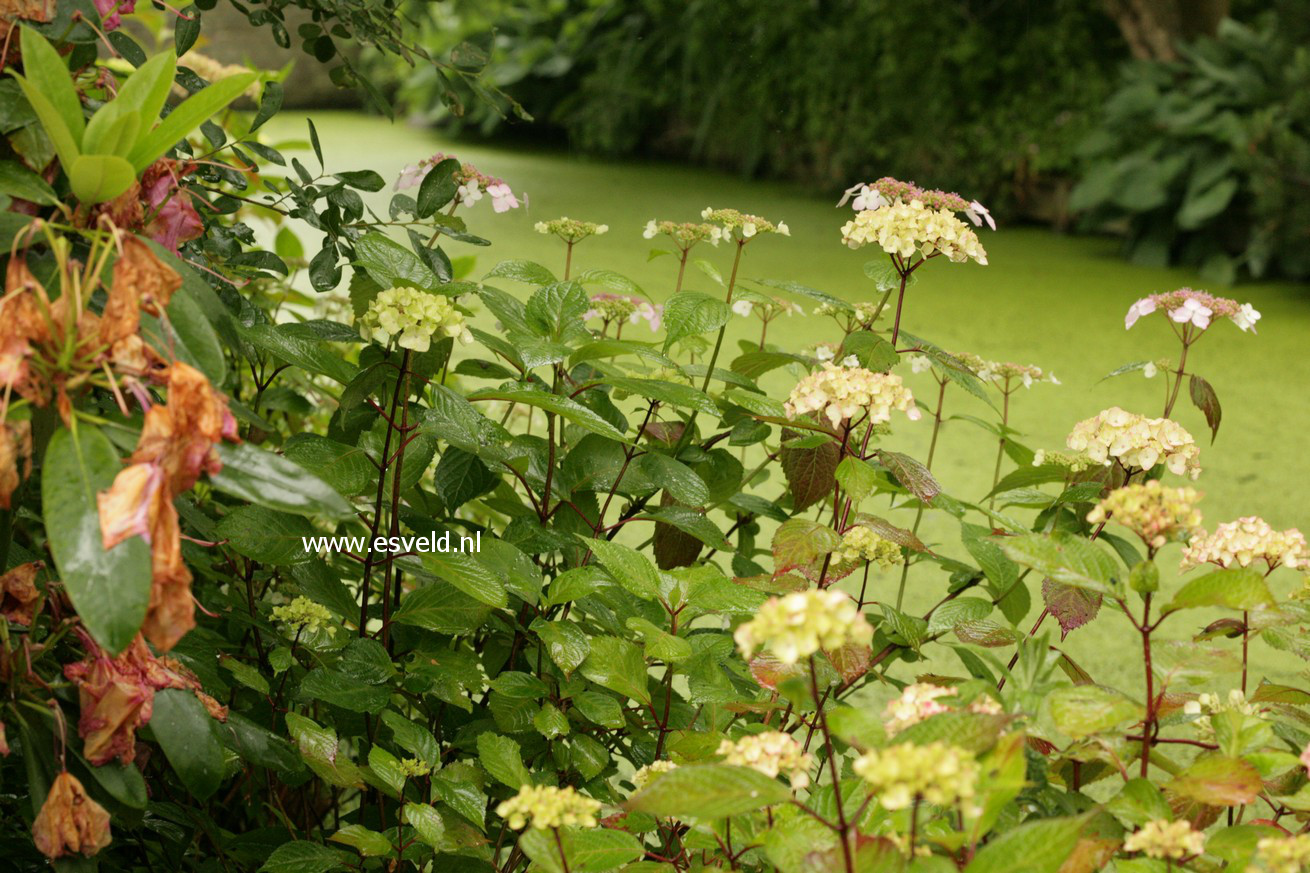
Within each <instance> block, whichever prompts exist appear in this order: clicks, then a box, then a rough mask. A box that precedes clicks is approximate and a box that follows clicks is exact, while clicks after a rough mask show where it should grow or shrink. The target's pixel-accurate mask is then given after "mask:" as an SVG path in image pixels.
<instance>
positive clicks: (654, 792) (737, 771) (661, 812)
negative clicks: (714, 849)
mask: <svg viewBox="0 0 1310 873" xmlns="http://www.w3.org/2000/svg"><path fill="white" fill-rule="evenodd" d="M790 799H791V791H790V790H789V789H788V788H787V786H785V785H783V784H782V783H781V782H779V781H778V780H777V779H770V778H769V777H768V776H765V775H764V774H763V773H760V772H758V771H756V770H752V769H750V768H749V767H734V766H729V765H727V764H701V765H693V766H687V767H679V768H677V769H676V770H670V771H669V772H667V773H664V774H661V775H660V776H658V777H656V778H655V780H654V781H653V782H651V783H650V784H649V785H647V786H646V787H645V788H644V789H642V790H641V791H640V792H638V793H637V794H636V795H634V796H633V797H632V798H631V799H630V800H629V801H628V808H629V809H631V810H633V811H634V812H647V813H650V814H651V815H654V816H677V817H678V818H683V817H694V818H701V819H713V818H726V817H728V816H733V815H741V814H742V813H744V812H751V811H753V810H756V809H762V808H763V807H766V806H773V805H774V804H777V803H786V802H787V801H789V800H790Z"/></svg>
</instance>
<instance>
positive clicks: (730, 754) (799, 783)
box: [718, 731, 814, 791]
mask: <svg viewBox="0 0 1310 873" xmlns="http://www.w3.org/2000/svg"><path fill="white" fill-rule="evenodd" d="M718 754H720V755H722V756H723V763H725V764H735V765H736V766H738V767H750V768H751V769H752V770H756V771H758V772H760V773H763V774H764V775H765V776H770V777H776V776H778V775H779V774H781V775H783V776H786V777H787V781H788V782H790V783H791V787H792V788H793V789H794V790H796V791H800V790H802V789H804V788H805V786H807V785H809V784H810V767H812V766H813V765H814V758H813V757H812V756H810V755H807V754H805V752H804V750H802V749H801V744H800V743H799V742H797V741H796V738H795V737H793V736H792V735H791V734H785V733H783V732H782V731H765V732H764V733H762V734H747V735H746V736H744V737H742V738H741V739H739V740H737V741H736V742H735V743H734V742H733V741H732V740H724V741H723V742H721V743H719V750H718Z"/></svg>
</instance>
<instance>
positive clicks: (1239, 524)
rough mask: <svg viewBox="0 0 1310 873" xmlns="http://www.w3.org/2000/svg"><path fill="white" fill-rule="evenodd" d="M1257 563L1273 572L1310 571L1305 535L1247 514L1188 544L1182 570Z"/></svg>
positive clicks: (1309, 556)
mask: <svg viewBox="0 0 1310 873" xmlns="http://www.w3.org/2000/svg"><path fill="white" fill-rule="evenodd" d="M1256 561H1263V562H1264V563H1265V564H1266V565H1267V566H1268V567H1269V569H1270V570H1272V569H1274V568H1275V567H1288V568H1290V569H1292V570H1298V569H1303V568H1310V550H1307V548H1306V541H1305V535H1304V534H1302V533H1301V531H1299V530H1297V529H1296V528H1294V527H1292V528H1288V529H1287V530H1274V528H1273V527H1272V526H1271V525H1270V524H1269V522H1267V521H1265V520H1264V519H1263V518H1260V517H1259V516H1256V515H1248V516H1246V517H1244V518H1239V519H1237V521H1228V522H1224V523H1223V524H1221V525H1219V526H1218V527H1217V528H1215V531H1214V533H1212V534H1210V535H1208V536H1206V535H1204V532H1202V535H1201V536H1199V537H1196V538H1195V539H1193V540H1192V541H1191V542H1190V543H1188V545H1187V548H1186V549H1184V550H1183V563H1182V568H1183V569H1184V570H1190V569H1191V568H1192V567H1195V566H1197V565H1198V564H1218V565H1219V566H1220V567H1231V566H1233V565H1237V566H1239V567H1247V566H1250V565H1251V564H1253V563H1255V562H1256Z"/></svg>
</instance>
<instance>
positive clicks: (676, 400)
mask: <svg viewBox="0 0 1310 873" xmlns="http://www.w3.org/2000/svg"><path fill="white" fill-rule="evenodd" d="M605 384H606V385H612V386H613V387H615V388H617V389H619V390H620V391H627V392H628V393H630V394H636V395H638V396H640V397H645V398H647V399H649V400H658V401H660V402H661V403H664V404H667V405H669V406H676V407H679V408H680V409H694V410H696V411H697V412H703V413H705V414H706V415H718V413H719V407H718V406H716V405H715V403H714V401H713V400H711V399H710V398H709V397H708V396H707V395H706V394H705V393H704V392H703V391H701V390H700V389H698V388H693V387H691V386H690V385H679V384H678V383H676V382H665V381H663V380H660V379H627V378H623V377H619V376H610V377H608V378H606V379H605Z"/></svg>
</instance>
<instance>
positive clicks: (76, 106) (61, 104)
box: [16, 27, 86, 162]
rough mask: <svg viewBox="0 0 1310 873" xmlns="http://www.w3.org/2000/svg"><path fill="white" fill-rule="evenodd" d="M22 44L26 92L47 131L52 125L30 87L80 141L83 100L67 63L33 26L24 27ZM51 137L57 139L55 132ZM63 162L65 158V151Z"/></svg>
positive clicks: (83, 126) (84, 126) (21, 82)
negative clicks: (37, 103) (35, 99)
mask: <svg viewBox="0 0 1310 873" xmlns="http://www.w3.org/2000/svg"><path fill="white" fill-rule="evenodd" d="M19 47H20V48H21V50H22V55H23V72H24V73H26V84H25V85H24V87H23V92H24V94H27V99H28V102H29V103H32V108H33V109H35V110H36V112H37V115H38V116H39V117H41V123H42V124H43V125H45V126H46V132H47V133H50V130H49V127H50V125H49V124H48V122H47V120H46V118H45V117H44V114H43V113H42V112H41V110H40V109H39V108H37V106H36V104H35V103H34V102H33V101H32V97H31V94H30V93H28V92H29V87H28V86H30V90H31V91H35V92H37V93H39V94H40V95H41V97H42V98H43V99H44V100H45V102H47V103H48V104H49V106H50V108H51V109H53V110H54V111H55V112H56V113H57V117H58V118H59V120H60V121H62V122H63V127H64V129H65V130H67V131H68V134H69V135H70V136H71V138H72V140H73V142H74V143H80V142H81V141H82V134H83V132H84V131H85V130H86V119H85V118H84V117H83V115H82V101H81V100H79V99H78V96H77V89H76V87H75V86H74V84H73V77H72V76H71V75H70V74H69V72H68V65H67V64H65V63H64V59H63V58H62V57H60V55H59V52H58V51H56V50H55V47H54V46H53V45H51V44H50V41H49V40H47V39H46V38H45V37H44V36H42V35H41V34H39V33H37V32H36V31H35V30H34V29H33V28H31V27H23V28H22V33H21V34H20V35H19ZM16 78H17V77H16ZM19 83H20V84H23V80H22V79H19ZM51 139H54V137H53V135H52V136H51ZM56 148H58V146H57V145H56ZM60 161H61V162H62V161H63V156H62V154H61V155H60Z"/></svg>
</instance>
